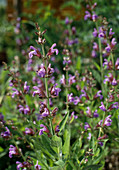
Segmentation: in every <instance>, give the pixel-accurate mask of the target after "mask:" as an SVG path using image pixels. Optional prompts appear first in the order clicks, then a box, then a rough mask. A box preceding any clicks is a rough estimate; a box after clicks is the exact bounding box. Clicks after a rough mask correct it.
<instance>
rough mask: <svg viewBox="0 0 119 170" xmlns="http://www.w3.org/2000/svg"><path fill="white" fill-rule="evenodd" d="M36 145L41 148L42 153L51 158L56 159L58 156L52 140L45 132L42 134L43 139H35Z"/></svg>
mask: <svg viewBox="0 0 119 170" xmlns="http://www.w3.org/2000/svg"><path fill="white" fill-rule="evenodd" d="M34 145H35V146H36V148H37V149H38V150H41V151H42V153H43V154H44V155H45V156H46V157H47V158H49V159H52V160H55V158H57V153H56V152H55V151H54V150H53V149H52V147H51V141H50V139H49V138H48V136H46V135H45V134H43V135H41V140H39V141H38V142H37V141H34Z"/></svg>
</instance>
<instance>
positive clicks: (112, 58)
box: [111, 52, 116, 78]
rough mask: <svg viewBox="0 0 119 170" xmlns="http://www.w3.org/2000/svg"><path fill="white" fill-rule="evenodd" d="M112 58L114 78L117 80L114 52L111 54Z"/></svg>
mask: <svg viewBox="0 0 119 170" xmlns="http://www.w3.org/2000/svg"><path fill="white" fill-rule="evenodd" d="M111 58H112V65H113V73H114V78H116V77H115V68H114V56H113V54H112V52H111Z"/></svg>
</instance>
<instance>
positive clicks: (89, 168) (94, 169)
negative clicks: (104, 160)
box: [83, 165, 102, 170]
mask: <svg viewBox="0 0 119 170" xmlns="http://www.w3.org/2000/svg"><path fill="white" fill-rule="evenodd" d="M100 167H102V165H89V166H87V167H86V168H83V170H98V169H99V168H100Z"/></svg>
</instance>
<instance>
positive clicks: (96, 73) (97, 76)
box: [92, 70, 101, 83]
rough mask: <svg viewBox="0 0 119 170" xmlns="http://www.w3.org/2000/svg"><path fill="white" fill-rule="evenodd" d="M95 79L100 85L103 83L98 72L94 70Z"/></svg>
mask: <svg viewBox="0 0 119 170" xmlns="http://www.w3.org/2000/svg"><path fill="white" fill-rule="evenodd" d="M92 73H93V76H94V78H95V79H96V80H97V81H98V82H99V83H100V82H101V76H100V74H99V72H98V71H96V70H92Z"/></svg>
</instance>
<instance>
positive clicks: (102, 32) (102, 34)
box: [98, 27, 105, 38]
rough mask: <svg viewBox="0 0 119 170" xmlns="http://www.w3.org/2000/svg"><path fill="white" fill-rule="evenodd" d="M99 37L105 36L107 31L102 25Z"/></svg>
mask: <svg viewBox="0 0 119 170" xmlns="http://www.w3.org/2000/svg"><path fill="white" fill-rule="evenodd" d="M98 37H99V38H103V37H105V31H104V30H103V28H102V27H100V28H99V34H98Z"/></svg>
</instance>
